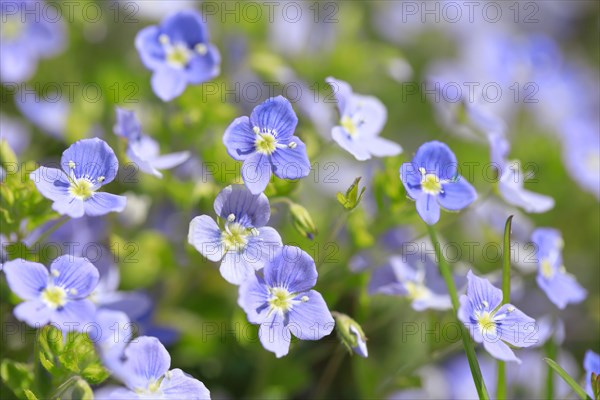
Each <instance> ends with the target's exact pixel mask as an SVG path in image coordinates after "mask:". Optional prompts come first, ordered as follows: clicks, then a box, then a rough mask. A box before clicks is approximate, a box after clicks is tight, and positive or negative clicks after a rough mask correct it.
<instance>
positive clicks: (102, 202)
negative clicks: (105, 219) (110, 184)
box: [83, 192, 127, 217]
mask: <svg viewBox="0 0 600 400" xmlns="http://www.w3.org/2000/svg"><path fill="white" fill-rule="evenodd" d="M126 205H127V197H125V196H117V195H116V194H112V193H105V192H96V193H94V194H93V195H92V197H90V198H89V199H87V200H85V201H84V202H83V207H84V209H85V214H86V215H89V216H91V217H96V216H99V215H104V214H108V213H109V212H121V211H123V210H124V209H125V206H126Z"/></svg>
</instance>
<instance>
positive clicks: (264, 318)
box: [238, 246, 334, 357]
mask: <svg viewBox="0 0 600 400" xmlns="http://www.w3.org/2000/svg"><path fill="white" fill-rule="evenodd" d="M316 283H317V268H316V266H315V262H314V261H313V259H312V258H310V256H309V255H308V254H306V253H305V252H304V251H302V250H301V249H299V248H298V247H292V246H283V247H281V248H280V249H279V250H278V251H277V252H276V253H275V255H274V257H273V258H272V259H271V260H269V262H268V263H267V264H266V265H265V267H264V269H263V274H262V276H260V275H255V276H253V277H250V278H249V279H248V280H246V281H245V282H244V283H243V284H242V285H241V286H240V291H239V298H238V304H239V305H240V307H242V309H243V310H244V311H245V312H246V315H247V316H248V321H250V322H251V323H253V324H260V328H259V331H258V336H259V338H260V342H261V343H262V345H263V347H264V348H265V349H267V350H269V351H271V352H273V353H275V355H276V356H277V357H282V356H285V355H286V354H287V353H288V351H289V347H290V341H291V336H292V334H294V336H296V337H297V338H299V339H302V340H319V339H321V338H322V337H324V336H327V335H329V334H330V333H331V331H332V330H333V328H334V321H333V317H332V316H331V313H330V312H329V309H328V308H327V304H326V303H325V300H323V297H322V296H321V294H320V293H318V292H316V291H314V290H311V289H312V288H313V287H314V286H315V284H316Z"/></svg>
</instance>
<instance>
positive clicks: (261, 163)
mask: <svg viewBox="0 0 600 400" xmlns="http://www.w3.org/2000/svg"><path fill="white" fill-rule="evenodd" d="M271 171H272V165H271V162H270V160H269V157H268V156H266V155H264V154H261V153H254V154H252V155H251V156H250V157H248V158H247V159H246V161H244V164H243V165H242V178H243V179H244V183H245V184H246V187H247V188H248V189H249V190H250V192H251V193H253V194H259V193H262V192H264V191H265V189H266V188H267V185H268V184H269V181H270V180H271Z"/></svg>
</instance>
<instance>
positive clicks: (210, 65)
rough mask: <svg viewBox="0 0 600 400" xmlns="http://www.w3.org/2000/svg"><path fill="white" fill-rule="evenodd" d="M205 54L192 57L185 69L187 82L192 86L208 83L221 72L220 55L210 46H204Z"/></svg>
mask: <svg viewBox="0 0 600 400" xmlns="http://www.w3.org/2000/svg"><path fill="white" fill-rule="evenodd" d="M205 46H206V49H207V51H206V54H204V55H198V56H195V57H193V58H192V59H191V60H190V62H189V63H188V65H187V68H186V69H185V73H186V77H187V81H188V82H189V83H191V84H193V85H198V84H200V83H202V82H206V81H209V80H211V79H213V78H216V77H217V76H219V73H220V72H221V54H220V53H219V50H218V49H217V48H216V47H215V46H214V45H212V44H205Z"/></svg>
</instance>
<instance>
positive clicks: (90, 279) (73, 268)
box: [50, 255, 100, 299]
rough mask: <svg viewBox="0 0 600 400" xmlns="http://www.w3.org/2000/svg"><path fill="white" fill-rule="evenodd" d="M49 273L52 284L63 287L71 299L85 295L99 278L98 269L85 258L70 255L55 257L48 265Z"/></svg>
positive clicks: (93, 287)
mask: <svg viewBox="0 0 600 400" xmlns="http://www.w3.org/2000/svg"><path fill="white" fill-rule="evenodd" d="M50 273H51V275H52V279H53V282H54V284H55V285H56V286H60V287H62V288H63V289H65V290H66V291H67V296H68V297H69V298H71V299H79V298H84V297H87V296H88V295H89V294H90V293H92V291H93V290H94V289H95V288H96V285H98V280H99V279H100V275H99V273H98V269H96V267H95V266H94V265H93V264H92V263H91V262H89V260H88V259H87V258H82V257H73V256H71V255H64V256H60V257H58V258H56V259H55V260H54V261H53V262H52V265H51V266H50ZM72 290H73V291H72Z"/></svg>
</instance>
